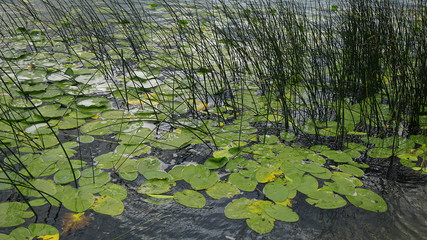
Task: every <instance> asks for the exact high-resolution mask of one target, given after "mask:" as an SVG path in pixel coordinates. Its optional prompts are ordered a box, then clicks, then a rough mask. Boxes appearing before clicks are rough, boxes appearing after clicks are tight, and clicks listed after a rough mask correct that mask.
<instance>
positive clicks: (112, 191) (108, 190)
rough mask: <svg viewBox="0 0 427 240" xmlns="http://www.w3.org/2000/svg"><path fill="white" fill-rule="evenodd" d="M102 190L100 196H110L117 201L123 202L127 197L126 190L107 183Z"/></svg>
mask: <svg viewBox="0 0 427 240" xmlns="http://www.w3.org/2000/svg"><path fill="white" fill-rule="evenodd" d="M103 188H104V190H102V191H101V192H100V194H101V195H105V196H110V197H113V198H116V199H119V200H124V199H125V198H126V196H127V190H126V188H124V187H123V186H121V185H118V184H114V183H107V184H105V186H103Z"/></svg>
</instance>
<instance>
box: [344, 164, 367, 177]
mask: <svg viewBox="0 0 427 240" xmlns="http://www.w3.org/2000/svg"><path fill="white" fill-rule="evenodd" d="M338 168H339V169H340V170H341V171H343V172H345V173H348V174H351V175H353V176H356V177H361V176H363V175H365V173H364V172H363V170H362V169H360V168H358V167H355V166H351V165H348V164H344V165H339V166H338Z"/></svg>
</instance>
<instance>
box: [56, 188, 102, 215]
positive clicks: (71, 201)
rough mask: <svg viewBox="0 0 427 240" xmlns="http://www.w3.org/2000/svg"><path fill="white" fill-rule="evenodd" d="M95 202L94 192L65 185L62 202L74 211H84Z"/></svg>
mask: <svg viewBox="0 0 427 240" xmlns="http://www.w3.org/2000/svg"><path fill="white" fill-rule="evenodd" d="M94 202H95V197H94V196H93V194H92V193H90V192H87V191H83V190H81V188H79V189H76V188H73V187H71V186H65V187H64V191H63V199H62V203H63V204H64V206H65V207H66V208H67V209H69V210H71V211H73V212H83V211H86V210H87V209H89V208H90V207H91V206H92V205H93V203H94Z"/></svg>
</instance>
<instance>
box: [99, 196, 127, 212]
mask: <svg viewBox="0 0 427 240" xmlns="http://www.w3.org/2000/svg"><path fill="white" fill-rule="evenodd" d="M91 208H92V209H93V210H94V211H95V212H98V213H102V214H106V215H110V216H117V215H120V214H122V212H123V210H124V208H125V207H124V205H123V203H122V201H120V200H119V199H116V198H113V197H110V196H100V197H96V198H95V203H94V204H93V205H92V207H91Z"/></svg>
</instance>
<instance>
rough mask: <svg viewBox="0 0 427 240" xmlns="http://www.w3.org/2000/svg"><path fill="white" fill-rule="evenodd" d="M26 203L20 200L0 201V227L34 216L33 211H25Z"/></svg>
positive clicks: (9, 225)
mask: <svg viewBox="0 0 427 240" xmlns="http://www.w3.org/2000/svg"><path fill="white" fill-rule="evenodd" d="M27 209H28V205H27V204H25V203H20V202H3V203H0V227H13V226H17V225H19V224H22V223H24V222H25V219H24V218H30V217H33V216H34V213H33V212H27V211H26V210H27Z"/></svg>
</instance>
